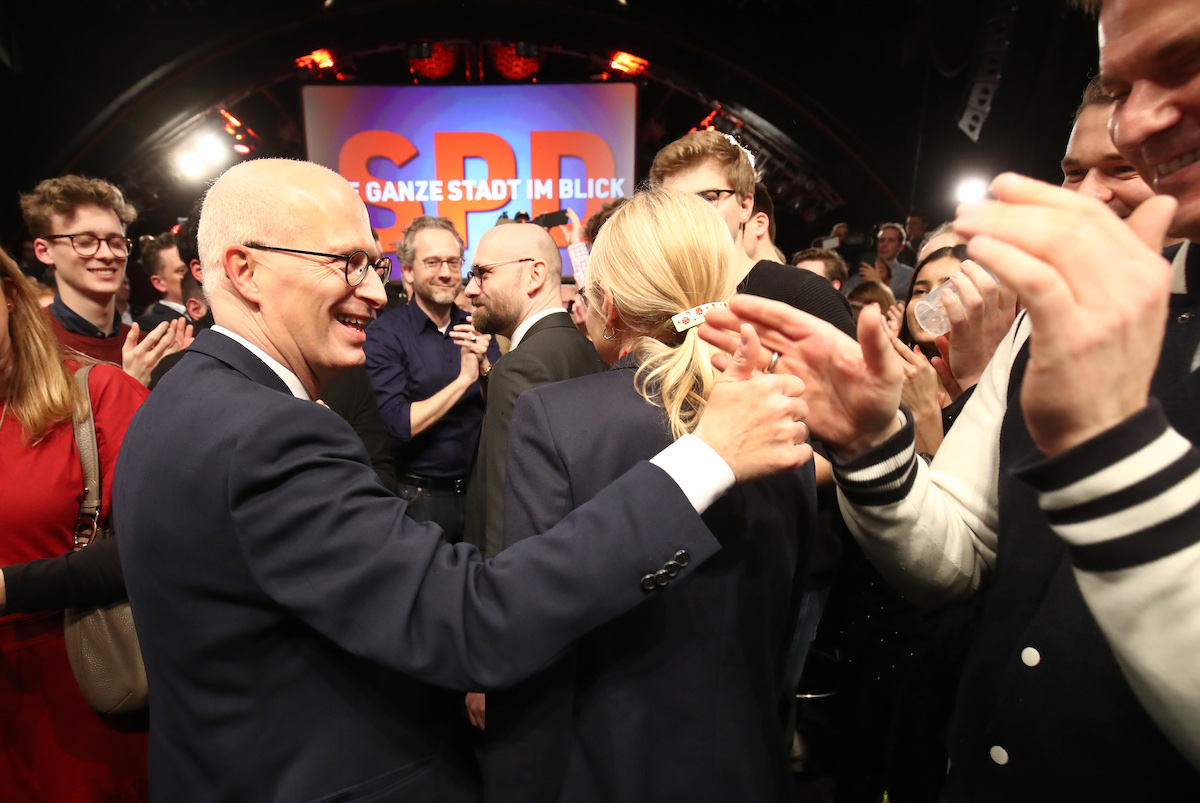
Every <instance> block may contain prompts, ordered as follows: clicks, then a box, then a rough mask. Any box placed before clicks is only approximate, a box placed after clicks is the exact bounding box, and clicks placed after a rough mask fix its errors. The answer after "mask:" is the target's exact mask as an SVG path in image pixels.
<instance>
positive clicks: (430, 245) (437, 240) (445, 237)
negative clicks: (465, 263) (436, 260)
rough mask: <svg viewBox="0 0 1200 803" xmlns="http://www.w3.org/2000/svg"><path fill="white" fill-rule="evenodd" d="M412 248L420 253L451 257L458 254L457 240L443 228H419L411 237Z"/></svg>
mask: <svg viewBox="0 0 1200 803" xmlns="http://www.w3.org/2000/svg"><path fill="white" fill-rule="evenodd" d="M413 250H414V251H415V252H416V253H417V254H418V255H419V256H418V258H422V257H421V256H420V255H428V256H443V257H452V256H458V254H459V252H460V249H459V247H458V240H457V239H455V237H454V235H453V234H451V233H450V232H448V231H446V230H445V229H421V231H419V232H417V236H416V237H414V238H413Z"/></svg>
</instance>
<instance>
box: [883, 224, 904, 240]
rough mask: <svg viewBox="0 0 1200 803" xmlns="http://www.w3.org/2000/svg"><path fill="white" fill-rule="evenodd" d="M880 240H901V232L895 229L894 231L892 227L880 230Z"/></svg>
mask: <svg viewBox="0 0 1200 803" xmlns="http://www.w3.org/2000/svg"><path fill="white" fill-rule="evenodd" d="M879 239H881V240H884V239H897V240H899V239H900V232H898V231H896V230H895V229H893V228H891V227H888V228H886V229H880V230H879Z"/></svg>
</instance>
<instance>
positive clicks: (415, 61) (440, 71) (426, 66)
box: [408, 42, 459, 81]
mask: <svg viewBox="0 0 1200 803" xmlns="http://www.w3.org/2000/svg"><path fill="white" fill-rule="evenodd" d="M428 52H429V55H428V56H424V57H422V58H410V59H409V60H408V71H409V72H410V73H412V74H413V75H416V76H419V77H421V78H425V79H427V80H430V81H436V80H437V79H439V78H445V77H446V76H447V75H449V74H450V73H452V72H454V68H455V67H457V66H458V53H459V47H458V45H447V44H443V43H441V42H434V43H433V44H432V45H430V47H429V51H428Z"/></svg>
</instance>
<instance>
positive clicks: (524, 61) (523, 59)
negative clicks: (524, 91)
mask: <svg viewBox="0 0 1200 803" xmlns="http://www.w3.org/2000/svg"><path fill="white" fill-rule="evenodd" d="M488 52H489V53H490V55H491V57H492V66H494V67H495V68H496V72H498V73H500V75H501V76H503V77H504V78H507V79H508V80H510V81H523V80H525V79H526V78H532V79H534V80H535V81H536V80H537V72H538V68H540V67H541V66H542V53H541V48H539V47H538V46H537V45H531V44H527V43H525V42H517V43H515V44H499V43H496V44H491V45H488Z"/></svg>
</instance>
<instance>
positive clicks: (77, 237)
mask: <svg viewBox="0 0 1200 803" xmlns="http://www.w3.org/2000/svg"><path fill="white" fill-rule="evenodd" d="M42 239H43V240H61V239H67V240H70V241H71V247H72V248H74V249H75V253H77V254H79V256H81V257H94V256H95V255H96V254H98V253H100V243H108V250H109V251H112V253H113V256H115V257H127V256H129V251H130V249H131V248H133V243H132V242H131V241H130V240H129V238H128V237H125V236H124V235H121V234H114V235H112V236H110V237H97V236H96V235H94V234H92V233H91V232H90V231H85V232H80V233H78V234H50V235H47V236H46V237H43V238H42Z"/></svg>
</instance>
